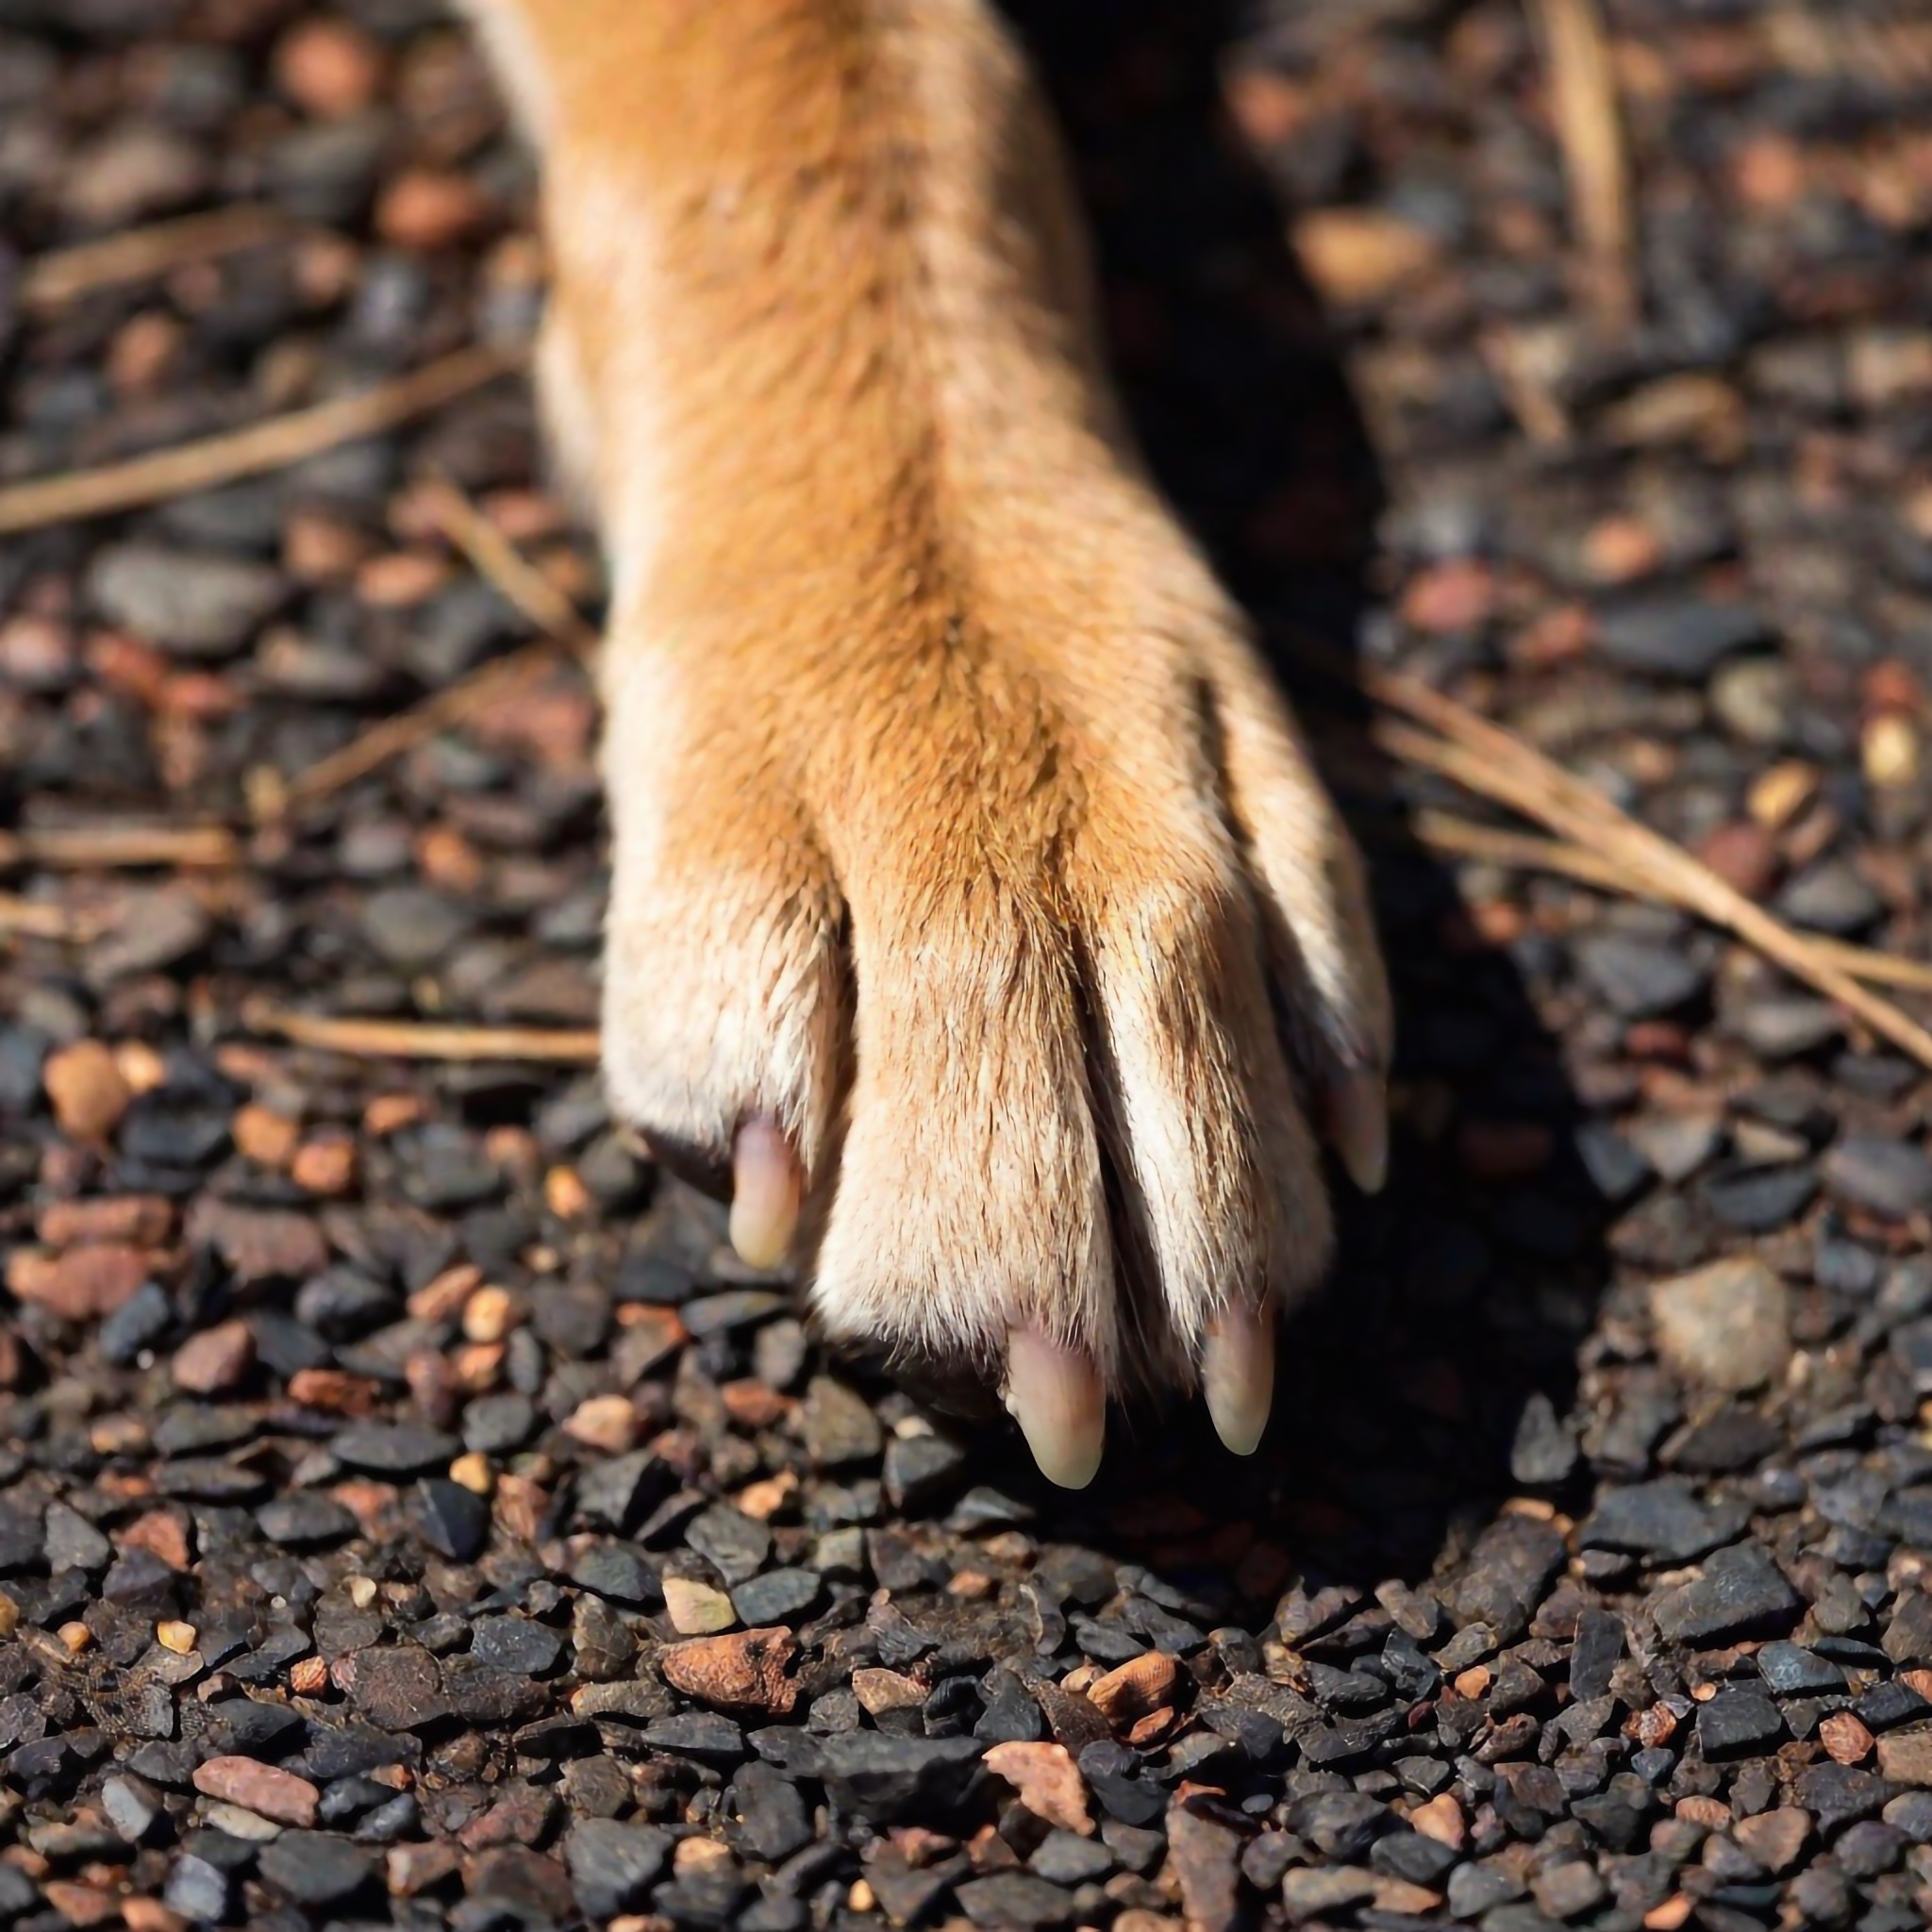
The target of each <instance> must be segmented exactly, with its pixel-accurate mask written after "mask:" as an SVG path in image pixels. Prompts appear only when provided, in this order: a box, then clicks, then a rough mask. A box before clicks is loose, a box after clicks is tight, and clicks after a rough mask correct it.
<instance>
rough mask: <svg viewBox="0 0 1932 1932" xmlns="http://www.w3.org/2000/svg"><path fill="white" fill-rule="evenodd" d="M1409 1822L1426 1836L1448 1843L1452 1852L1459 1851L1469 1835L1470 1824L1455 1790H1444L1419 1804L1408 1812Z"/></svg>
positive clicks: (1441, 1843) (1443, 1843)
mask: <svg viewBox="0 0 1932 1932" xmlns="http://www.w3.org/2000/svg"><path fill="white" fill-rule="evenodd" d="M1408 1822H1409V1824H1411V1825H1413V1826H1414V1827H1415V1829H1416V1830H1417V1831H1419V1832H1421V1833H1422V1835H1423V1836H1424V1838H1432V1839H1434V1840H1435V1841H1436V1842H1437V1843H1438V1844H1439V1845H1447V1846H1448V1847H1449V1849H1450V1850H1451V1851H1452V1852H1459V1851H1460V1850H1461V1849H1462V1847H1463V1843H1464V1841H1465V1840H1467V1838H1468V1837H1469V1825H1468V1823H1467V1821H1465V1819H1464V1818H1463V1815H1462V1807H1461V1806H1460V1805H1459V1804H1457V1800H1456V1794H1455V1792H1453V1791H1442V1792H1440V1793H1439V1794H1438V1795H1437V1796H1435V1797H1433V1798H1431V1799H1429V1800H1428V1802H1427V1803H1426V1804H1423V1805H1418V1806H1417V1807H1415V1809H1414V1810H1413V1811H1411V1812H1410V1813H1409V1814H1408Z"/></svg>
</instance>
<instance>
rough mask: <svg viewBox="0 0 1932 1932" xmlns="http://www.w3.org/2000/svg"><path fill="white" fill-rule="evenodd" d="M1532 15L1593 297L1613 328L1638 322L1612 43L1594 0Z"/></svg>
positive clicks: (1539, 4)
mask: <svg viewBox="0 0 1932 1932" xmlns="http://www.w3.org/2000/svg"><path fill="white" fill-rule="evenodd" d="M1530 17H1531V20H1532V22H1533V23H1534V25H1535V26H1536V28H1537V33H1538V38H1539V39H1540V40H1541V43H1542V50H1543V58H1544V61H1545V62H1546V64H1547V65H1548V68H1549V75H1550V107H1551V111H1552V113H1553V115H1554V117H1555V120H1556V124H1557V140H1558V141H1559V142H1561V143H1562V147H1563V168H1564V173H1565V175H1567V177H1568V180H1569V185H1570V219H1571V225H1572V227H1573V229H1574V234H1575V239H1576V242H1577V245H1578V246H1579V247H1580V248H1581V249H1582V251H1583V261H1584V270H1585V274H1586V276H1587V278H1588V284H1589V293H1590V298H1591V306H1592V307H1593V308H1595V309H1596V312H1597V317H1598V320H1599V321H1600V322H1601V323H1602V324H1603V325H1604V326H1605V327H1606V328H1607V329H1611V330H1618V331H1621V330H1624V329H1627V328H1628V327H1630V325H1632V324H1633V323H1634V322H1635V321H1636V320H1637V308H1638V296H1637V271H1636V257H1637V249H1636V242H1635V225H1634V223H1633V220H1632V217H1631V204H1630V171H1629V159H1628V156H1627V155H1626V153H1625V151H1624V124H1623V117H1622V116H1621V115H1620V114H1619V112H1618V110H1617V76H1616V70H1615V68H1614V67H1613V65H1612V64H1611V60H1610V49H1609V41H1608V38H1607V36H1606V34H1605V32H1604V25H1603V21H1602V19H1601V17H1600V16H1599V15H1598V12H1597V9H1596V5H1595V0H1532V4H1531V7H1530Z"/></svg>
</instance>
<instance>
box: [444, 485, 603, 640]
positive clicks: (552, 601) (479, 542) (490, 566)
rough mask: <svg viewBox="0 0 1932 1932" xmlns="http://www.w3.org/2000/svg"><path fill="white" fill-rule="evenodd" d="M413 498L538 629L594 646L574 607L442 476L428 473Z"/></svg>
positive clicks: (512, 604)
mask: <svg viewBox="0 0 1932 1932" xmlns="http://www.w3.org/2000/svg"><path fill="white" fill-rule="evenodd" d="M417 500H418V501H419V502H421V503H423V504H424V505H425V506H426V508H428V510H429V513H430V515H431V516H432V517H434V518H435V519H436V522H437V524H438V525H439V526H440V527H441V530H442V533H443V535H444V536H445V537H447V538H448V539H449V541H451V542H452V543H454V544H455V545H456V546H457V548H458V550H460V551H461V552H462V553H463V555H464V556H465V557H467V558H469V559H470V561H471V563H472V564H474V565H475V568H476V571H477V573H478V574H479V575H481V576H483V577H484V578H485V579H486V580H487V581H488V582H489V583H490V584H491V585H492V586H493V587H494V589H495V590H496V591H497V592H498V594H499V595H500V596H502V597H503V598H504V600H505V601H506V602H507V603H508V604H509V605H511V606H512V607H513V608H516V609H518V610H520V611H522V612H523V614H524V615H525V617H527V618H528V619H529V620H530V622H531V623H532V624H534V625H536V626H537V628H538V629H539V630H541V631H542V632H544V633H545V635H546V636H549V637H552V638H555V639H556V640H557V641H558V643H561V644H568V645H569V646H570V647H571V649H572V650H574V651H590V650H592V649H594V648H595V646H596V642H597V634H596V632H595V631H594V630H592V629H591V626H590V625H588V624H586V623H585V622H584V617H583V613H582V612H581V611H580V610H578V608H577V607H576V606H575V604H573V603H572V602H571V600H570V599H569V598H568V597H567V596H566V595H565V594H564V593H563V592H562V591H559V590H558V588H557V586H556V585H555V584H553V583H552V582H551V581H550V579H549V578H548V577H546V576H545V575H543V573H542V572H541V570H539V569H538V568H537V567H536V565H535V564H533V563H531V562H529V561H528V559H527V558H525V556H524V554H523V553H522V552H521V551H520V550H519V549H518V548H517V547H516V545H515V544H514V543H512V542H511V541H509V539H508V537H506V536H505V535H504V534H503V532H502V531H501V530H499V529H498V528H497V526H496V525H494V524H492V523H491V521H490V519H489V518H488V517H487V516H485V515H484V514H483V512H482V511H481V510H480V509H478V508H476V506H475V504H474V503H472V502H471V501H470V499H469V498H468V497H467V496H465V495H464V494H463V492H462V491H460V490H458V488H457V486H456V485H455V484H454V483H452V482H451V481H450V479H449V478H448V477H447V476H443V475H432V476H431V477H429V479H428V480H427V481H426V482H425V483H424V484H423V486H422V488H421V489H420V490H419V491H418V492H417Z"/></svg>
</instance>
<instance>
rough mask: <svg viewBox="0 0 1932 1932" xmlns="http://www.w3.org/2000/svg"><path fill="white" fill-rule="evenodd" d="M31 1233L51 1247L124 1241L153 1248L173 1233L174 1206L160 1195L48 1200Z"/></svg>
mask: <svg viewBox="0 0 1932 1932" xmlns="http://www.w3.org/2000/svg"><path fill="white" fill-rule="evenodd" d="M34 1231H35V1232H36V1233H37V1234H38V1235H39V1236H40V1238H41V1239H42V1241H44V1242H46V1244H47V1245H48V1246H49V1247H50V1248H77V1247H84V1246H85V1245H87V1243H89V1242H90V1241H125V1242H127V1243H128V1244H129V1245H130V1246H133V1247H137V1248H154V1247H158V1246H160V1244H161V1243H162V1242H163V1241H167V1240H168V1238H169V1237H170V1236H171V1235H172V1234H173V1233H174V1232H175V1204H174V1203H173V1202H172V1201H169V1200H166V1199H164V1198H163V1197H162V1196H161V1195H159V1194H99V1195H96V1196H95V1197H94V1198H93V1199H92V1200H88V1201H49V1202H48V1203H47V1205H46V1206H45V1207H44V1208H42V1209H41V1211H40V1214H39V1216H38V1218H37V1219H36V1221H35V1223H34Z"/></svg>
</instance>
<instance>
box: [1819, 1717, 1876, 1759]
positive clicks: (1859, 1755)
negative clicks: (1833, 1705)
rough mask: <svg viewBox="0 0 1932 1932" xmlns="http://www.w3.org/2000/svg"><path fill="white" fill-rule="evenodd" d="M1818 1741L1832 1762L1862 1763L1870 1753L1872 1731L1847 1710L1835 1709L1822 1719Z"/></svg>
mask: <svg viewBox="0 0 1932 1932" xmlns="http://www.w3.org/2000/svg"><path fill="white" fill-rule="evenodd" d="M1818 1741H1819V1742H1820V1743H1821V1744H1823V1745H1824V1751H1825V1755H1826V1756H1827V1757H1829V1758H1830V1759H1831V1761H1832V1762H1833V1763H1834V1764H1862V1763H1864V1761H1865V1760H1866V1758H1868V1757H1871V1755H1872V1733H1871V1732H1870V1731H1868V1730H1867V1729H1866V1728H1865V1726H1864V1724H1862V1723H1861V1722H1860V1721H1859V1720H1858V1718H1857V1717H1856V1716H1855V1715H1854V1714H1853V1713H1852V1712H1851V1711H1849V1710H1835V1711H1833V1712H1832V1713H1831V1715H1830V1716H1829V1717H1827V1718H1826V1719H1824V1722H1823V1723H1822V1724H1820V1725H1819V1726H1818Z"/></svg>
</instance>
